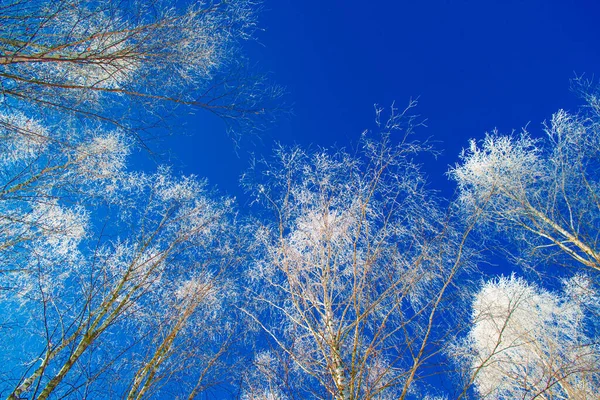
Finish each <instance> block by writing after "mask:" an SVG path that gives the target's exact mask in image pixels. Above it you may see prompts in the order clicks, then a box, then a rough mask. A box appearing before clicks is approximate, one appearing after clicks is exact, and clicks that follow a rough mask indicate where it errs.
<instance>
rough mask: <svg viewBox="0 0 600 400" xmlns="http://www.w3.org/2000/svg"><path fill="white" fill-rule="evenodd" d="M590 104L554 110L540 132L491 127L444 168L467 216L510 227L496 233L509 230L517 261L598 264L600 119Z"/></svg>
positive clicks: (501, 228) (599, 255)
mask: <svg viewBox="0 0 600 400" xmlns="http://www.w3.org/2000/svg"><path fill="white" fill-rule="evenodd" d="M588 100H589V99H588ZM593 107H594V106H593V104H592V105H591V106H590V107H589V108H588V109H584V110H582V112H581V113H580V114H572V113H568V112H566V111H564V110H559V111H558V112H556V113H555V114H554V115H553V116H552V119H551V120H550V121H549V122H547V123H545V124H544V130H545V133H546V137H545V138H544V139H532V138H531V137H530V136H529V134H527V133H525V132H524V133H522V134H521V135H520V136H515V135H500V134H498V133H497V132H494V133H493V134H489V135H486V137H485V139H484V140H483V141H482V142H481V143H480V144H479V143H477V142H476V141H471V146H470V148H469V149H467V150H464V151H463V154H462V156H461V162H460V163H459V164H457V165H456V166H455V167H454V168H453V169H451V170H450V172H449V175H450V176H451V177H452V178H453V179H454V180H455V181H456V182H457V184H458V189H459V200H460V202H461V203H462V205H463V206H464V207H463V212H464V213H465V215H466V216H467V218H474V219H477V220H479V221H483V222H488V223H491V224H490V225H492V226H494V227H495V228H497V230H499V231H509V230H510V232H511V233H510V234H509V235H504V236H505V237H510V238H516V240H514V243H516V244H517V245H518V246H519V247H521V249H522V250H524V251H523V253H522V256H521V258H522V259H523V260H524V263H531V262H532V261H533V264H536V263H540V264H543V265H550V264H551V263H548V262H547V260H548V259H551V260H553V261H555V262H558V263H559V264H562V265H572V264H573V263H575V265H578V266H580V267H586V268H591V269H594V270H596V271H598V270H600V251H599V250H598V248H599V244H598V235H597V232H598V224H599V221H600V213H599V212H598V206H597V205H598V198H599V194H600V184H599V181H598V177H599V176H600V175H599V173H600V163H599V162H598V160H599V157H598V156H599V151H600V150H599V149H600V146H598V144H599V143H600V120H599V116H598V114H596V113H594V112H590V109H592V110H593V109H594V108H593ZM540 260H541V261H542V262H540Z"/></svg>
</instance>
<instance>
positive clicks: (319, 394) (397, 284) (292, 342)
mask: <svg viewBox="0 0 600 400" xmlns="http://www.w3.org/2000/svg"><path fill="white" fill-rule="evenodd" d="M414 105H415V103H414V102H412V103H411V104H410V105H409V107H408V108H407V109H406V110H405V111H404V112H402V113H397V110H396V109H392V115H391V117H390V119H389V120H388V121H387V123H384V124H382V126H381V129H382V131H383V133H382V134H381V136H380V137H379V138H377V139H372V138H370V134H368V133H365V134H364V135H363V138H362V140H361V147H360V149H359V150H358V151H357V152H356V153H355V154H350V153H347V152H345V151H342V150H340V151H338V152H335V153H333V154H332V153H329V152H327V151H317V152H313V153H307V152H304V151H302V150H301V149H299V148H292V149H284V148H281V149H279V150H278V151H277V153H276V161H275V162H265V164H264V165H263V167H264V168H263V169H257V171H259V173H262V175H263V177H262V179H260V180H259V182H263V183H260V184H256V182H255V181H254V180H250V182H251V183H250V185H251V187H253V188H254V193H255V194H256V196H257V200H258V201H260V202H261V204H263V205H265V207H266V210H269V211H270V212H273V215H274V216H273V217H270V218H268V219H267V220H266V221H264V222H260V221H256V222H254V223H253V226H254V227H255V230H254V235H255V237H256V245H255V246H256V248H255V252H254V261H253V265H252V267H251V269H250V271H249V273H248V277H249V279H250V280H251V282H252V285H251V288H250V292H249V294H248V295H249V296H250V298H251V299H252V301H253V303H254V304H253V306H252V307H251V306H248V307H247V308H245V309H244V311H245V312H246V313H247V314H248V315H249V316H250V318H251V320H252V321H253V322H254V324H255V325H257V326H259V327H260V328H261V329H262V330H263V332H265V333H266V341H267V343H269V346H268V347H267V348H263V349H260V351H257V354H256V358H255V367H256V371H255V372H253V373H252V374H251V375H250V377H249V378H248V384H247V391H246V397H247V398H335V399H358V398H361V399H371V398H406V397H408V396H410V395H412V394H414V393H415V392H416V382H417V381H418V380H419V379H420V378H421V377H422V375H424V374H426V373H425V372H424V371H426V370H427V368H428V367H431V364H433V363H434V362H435V361H434V360H438V358H436V357H438V356H439V351H440V347H439V345H440V342H441V341H443V340H444V338H447V337H449V336H451V335H452V332H453V331H452V328H451V327H449V326H448V325H447V323H448V321H445V320H444V319H443V318H442V317H441V316H440V315H441V314H443V310H444V309H445V307H447V306H448V304H450V301H449V299H450V298H451V297H452V295H450V293H454V294H456V292H454V288H453V282H454V280H455V279H456V277H457V274H458V273H459V272H460V271H461V270H462V267H463V266H464V262H465V261H464V259H463V254H462V251H463V250H464V248H463V246H464V240H465V236H466V234H465V236H463V235H462V234H460V233H459V232H457V231H456V230H455V227H454V226H453V223H452V221H451V218H450V217H449V216H448V215H446V214H444V213H443V212H442V211H441V209H440V207H439V205H438V204H436V201H435V200H433V199H432V198H431V197H430V195H431V194H430V193H428V191H427V190H426V189H425V181H424V179H423V177H422V175H421V173H420V171H419V168H418V166H417V165H416V164H415V163H414V162H413V161H411V159H412V157H413V156H414V155H415V154H416V153H418V152H420V151H423V150H425V149H427V145H426V144H419V143H416V142H413V141H410V139H409V136H410V133H411V132H412V125H413V122H414V118H413V117H409V115H408V112H409V110H410V108H411V107H412V106H414ZM380 113H381V110H378V117H379V114H380ZM396 135H399V136H400V138H399V140H398V143H397V144H394V140H396V138H395V136H396ZM265 181H266V183H265Z"/></svg>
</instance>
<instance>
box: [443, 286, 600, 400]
mask: <svg viewBox="0 0 600 400" xmlns="http://www.w3.org/2000/svg"><path fill="white" fill-rule="evenodd" d="M563 284H564V288H563V292H562V293H560V294H556V293H552V292H549V291H547V290H544V289H541V288H540V287H539V286H538V285H535V284H529V283H527V282H525V281H524V280H523V279H520V278H515V277H514V276H512V277H510V278H506V277H501V278H499V279H494V280H491V281H488V282H486V283H485V284H484V285H483V287H482V288H481V290H480V291H479V293H477V295H476V296H475V298H474V301H473V317H472V326H471V329H470V331H469V335H468V337H467V338H466V339H465V340H464V341H463V342H462V343H461V345H460V346H458V347H457V348H455V349H454V354H455V355H456V356H457V357H459V358H461V360H462V362H463V364H464V365H465V366H466V367H467V368H468V370H469V373H468V375H469V384H473V383H474V385H475V388H476V391H477V393H478V394H479V396H481V398H490V399H516V398H519V399H534V398H539V399H592V398H596V397H597V394H598V390H599V389H600V368H599V367H598V366H599V365H600V348H599V347H598V343H597V342H596V341H595V340H594V338H593V337H590V336H588V323H589V318H590V315H589V313H586V303H587V304H589V303H591V302H594V303H595V304H596V305H598V304H599V303H598V297H597V294H596V293H595V292H594V291H593V289H592V288H591V286H590V282H589V279H587V278H586V277H584V276H581V275H580V276H575V277H573V278H571V279H569V280H565V281H563ZM463 395H464V393H463ZM461 397H462V396H461Z"/></svg>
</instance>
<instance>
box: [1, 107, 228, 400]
mask: <svg viewBox="0 0 600 400" xmlns="http://www.w3.org/2000/svg"><path fill="white" fill-rule="evenodd" d="M0 121H2V122H4V121H8V122H7V123H6V124H2V125H0V146H1V148H2V154H3V155H4V157H2V158H0V188H1V189H0V287H1V288H2V290H1V291H0V311H1V312H0V336H1V337H2V346H0V360H2V361H1V363H0V365H1V367H0V392H1V394H2V396H8V397H9V398H14V399H16V398H40V399H45V398H58V397H68V396H77V397H82V398H94V397H97V398H106V397H107V396H108V397H127V398H130V399H138V398H147V397H151V396H155V397H161V396H162V397H164V396H165V394H164V393H171V394H173V393H176V395H177V396H185V397H188V396H189V397H194V396H195V395H196V394H197V393H199V392H201V391H203V390H205V389H206V388H207V387H209V386H211V385H215V384H217V383H219V382H221V381H222V379H223V376H222V372H223V369H222V362H221V361H222V356H223V354H224V353H225V351H226V350H227V348H228V346H229V345H230V344H231V342H232V339H233V336H232V335H233V332H234V329H235V324H233V323H232V321H233V319H232V318H226V317H225V316H226V315H229V314H230V313H231V307H230V306H229V305H228V304H229V303H230V302H233V301H235V295H234V291H233V289H232V283H231V280H230V279H229V276H228V273H227V271H228V266H230V265H231V264H232V263H234V262H235V260H236V256H235V252H234V248H233V246H232V243H233V242H232V240H231V239H232V238H233V229H232V227H231V223H230V221H229V218H228V216H227V214H228V213H229V212H230V211H229V209H230V202H229V201H228V200H226V199H214V198H213V197H212V196H211V195H210V193H208V191H207V190H206V189H205V187H204V184H202V183H201V182H198V180H197V179H195V178H193V177H188V178H186V177H184V178H177V177H174V176H173V174H172V173H171V172H170V171H169V170H168V169H167V168H159V169H158V171H157V172H155V173H141V172H132V171H128V170H127V168H126V157H127V155H128V154H129V152H130V149H131V146H132V144H131V140H130V138H129V137H128V136H127V135H125V134H123V133H121V132H119V131H113V132H105V131H103V130H100V129H97V130H94V131H84V132H80V131H73V130H72V129H71V127H70V126H66V127H64V128H62V129H61V128H60V127H54V128H53V129H49V128H46V127H45V126H44V125H43V124H42V123H41V122H39V121H36V120H33V119H30V118H27V117H25V116H24V115H23V114H20V113H14V114H0ZM7 126H8V128H7Z"/></svg>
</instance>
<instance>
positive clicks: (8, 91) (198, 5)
mask: <svg viewBox="0 0 600 400" xmlns="http://www.w3.org/2000/svg"><path fill="white" fill-rule="evenodd" d="M175 5H176V2H175V1H170V0H153V1H138V0H126V1H114V0H102V1H88V0H59V1H55V0H35V1H31V0H9V1H8V2H4V3H3V4H2V5H0V18H1V19H2V24H1V26H0V94H1V96H2V98H1V100H0V107H1V108H0V111H2V112H7V110H9V109H17V110H19V111H21V112H24V113H26V114H28V115H29V116H34V115H47V114H48V113H50V114H51V115H54V118H58V119H64V118H66V116H68V115H73V116H76V117H84V118H87V119H94V120H96V121H98V122H109V123H111V124H113V125H115V124H116V125H118V126H119V127H121V128H123V129H124V128H127V129H133V131H134V132H138V133H139V131H136V130H135V129H134V128H139V127H148V126H151V125H153V124H154V123H156V122H157V121H159V120H160V119H162V118H164V114H165V111H166V110H167V109H173V108H174V106H177V105H188V106H193V107H200V108H203V109H206V110H209V111H211V112H213V113H215V114H217V115H219V116H220V117H222V118H223V119H225V120H227V121H232V122H235V121H237V122H241V123H244V122H248V121H250V120H255V117H257V116H260V115H263V114H264V107H265V104H264V102H263V103H261V99H263V100H264V99H266V98H267V97H268V96H269V94H268V93H267V92H269V90H270V89H267V88H266V86H265V85H264V80H261V79H260V77H258V76H251V74H250V73H249V72H248V71H243V69H244V68H245V67H244V66H243V63H242V62H241V61H240V60H241V58H240V55H239V51H238V49H237V48H236V46H237V44H236V43H237V41H239V40H240V39H247V38H248V37H250V36H251V35H252V33H253V31H254V29H255V28H256V26H255V10H256V9H257V5H256V4H255V3H254V2H253V1H251V0H234V1H210V2H200V1H192V2H190V3H189V4H188V6H187V8H186V9H185V10H181V8H182V7H175Z"/></svg>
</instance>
